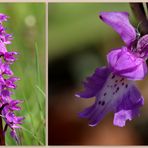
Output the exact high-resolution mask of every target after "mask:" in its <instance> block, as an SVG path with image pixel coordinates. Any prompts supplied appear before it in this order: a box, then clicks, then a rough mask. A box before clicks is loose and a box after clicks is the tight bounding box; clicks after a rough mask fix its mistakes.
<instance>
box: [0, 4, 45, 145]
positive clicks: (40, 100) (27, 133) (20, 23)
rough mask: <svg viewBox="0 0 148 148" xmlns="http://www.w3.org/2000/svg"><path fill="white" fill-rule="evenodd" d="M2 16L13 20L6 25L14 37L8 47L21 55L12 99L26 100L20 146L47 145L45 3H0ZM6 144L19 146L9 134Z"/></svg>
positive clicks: (16, 70) (23, 105)
mask: <svg viewBox="0 0 148 148" xmlns="http://www.w3.org/2000/svg"><path fill="white" fill-rule="evenodd" d="M0 13H5V14H6V15H8V16H9V17H10V18H9V20H8V22H5V23H4V25H5V26H6V27H7V32H8V33H12V34H13V37H14V39H13V40H12V44H10V45H8V46H7V48H8V50H9V51H17V52H19V56H18V60H17V61H16V62H15V63H14V64H13V65H12V66H11V67H12V70H13V71H14V74H15V76H17V77H20V79H21V80H20V81H19V82H17V85H18V87H17V89H16V90H15V91H14V95H13V98H15V99H21V100H24V103H23V104H22V111H20V113H17V115H20V116H24V117H25V120H24V124H22V129H21V130H19V131H18V135H19V136H20V140H21V144H22V145H45V131H46V129H45V121H46V120H45V3H0ZM35 45H37V47H35ZM6 144H7V145H16V143H15V141H14V140H13V139H12V138H11V137H10V134H9V131H7V134H6Z"/></svg>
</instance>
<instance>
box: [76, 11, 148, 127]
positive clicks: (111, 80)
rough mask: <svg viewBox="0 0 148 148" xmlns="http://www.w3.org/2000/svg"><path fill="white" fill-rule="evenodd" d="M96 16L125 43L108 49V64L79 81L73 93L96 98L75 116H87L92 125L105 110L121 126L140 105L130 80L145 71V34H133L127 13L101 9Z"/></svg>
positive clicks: (147, 40)
mask: <svg viewBox="0 0 148 148" xmlns="http://www.w3.org/2000/svg"><path fill="white" fill-rule="evenodd" d="M100 19H101V20H102V21H103V22H105V23H106V24H108V25H110V26H111V27H112V28H113V29H114V30H115V31H116V32H117V33H118V34H119V35H120V36H121V38H122V40H123V41H124V42H125V46H123V47H121V48H116V49H113V50H111V51H110V52H109V53H108V54H107V61H108V66H104V67H101V68H97V69H96V71H95V72H94V74H93V75H92V76H90V77H88V78H87V79H86V81H85V82H84V83H83V85H84V88H85V89H84V91H83V92H80V93H77V94H76V95H75V96H76V97H79V98H91V97H95V98H96V100H95V102H94V104H92V105H91V106H90V107H87V108H86V109H84V110H83V111H82V112H80V113H79V115H80V117H82V118H87V119H88V120H89V125H90V126H96V125H97V124H98V123H99V122H100V121H101V120H102V119H103V117H104V116H105V115H106V114H107V113H109V112H113V113H114V121H113V124H114V125H116V126H119V127H123V126H125V124H126V121H127V120H132V119H133V118H134V117H137V116H139V115H140V111H139V110H140V107H141V106H143V104H144V99H143V97H142V96H141V94H140V92H139V90H138V89H137V87H136V86H135V84H134V81H135V80H142V79H144V77H145V76H146V74H147V65H146V62H145V60H146V59H147V57H148V35H145V36H143V37H141V38H140V37H139V36H137V34H136V30H135V28H134V27H133V26H132V25H131V24H130V22H129V15H128V13H127V12H101V13H100Z"/></svg>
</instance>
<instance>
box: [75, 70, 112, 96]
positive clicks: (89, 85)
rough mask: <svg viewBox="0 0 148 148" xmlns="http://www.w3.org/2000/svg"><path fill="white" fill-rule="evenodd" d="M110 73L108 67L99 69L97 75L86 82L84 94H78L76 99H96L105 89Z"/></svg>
mask: <svg viewBox="0 0 148 148" xmlns="http://www.w3.org/2000/svg"><path fill="white" fill-rule="evenodd" d="M109 74H110V71H109V69H108V68H106V67H102V68H97V69H96V71H95V73H94V74H93V75H92V76H90V77H88V78H87V81H86V82H84V87H85V90H84V91H83V92H80V93H77V94H76V95H75V96H76V97H82V98H90V97H94V96H95V95H96V94H97V93H98V92H99V91H100V90H101V88H102V87H103V85H104V83H105V81H106V79H107V77H108V75H109Z"/></svg>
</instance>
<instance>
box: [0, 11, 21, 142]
mask: <svg viewBox="0 0 148 148" xmlns="http://www.w3.org/2000/svg"><path fill="white" fill-rule="evenodd" d="M7 19H8V16H6V15H5V14H1V13H0V114H1V117H2V118H3V119H4V121H5V123H6V124H5V127H4V129H3V134H5V132H6V130H7V128H8V127H9V128H10V130H11V132H10V134H11V136H12V137H13V138H14V139H15V140H16V141H17V142H18V141H19V139H18V136H17V134H16V129H17V128H20V127H19V126H18V124H22V120H23V119H24V117H17V116H16V115H15V114H14V111H19V110H21V107H19V106H17V105H18V104H20V103H22V102H23V101H21V100H13V99H12V98H11V95H12V94H13V93H12V89H15V88H16V84H14V82H16V81H17V80H19V78H17V77H14V74H13V72H12V70H11V69H10V65H11V64H13V62H14V61H15V60H16V58H15V55H17V54H18V53H17V52H9V51H7V48H6V45H7V44H11V40H12V35H11V34H7V33H6V28H4V27H3V22H5V21H7Z"/></svg>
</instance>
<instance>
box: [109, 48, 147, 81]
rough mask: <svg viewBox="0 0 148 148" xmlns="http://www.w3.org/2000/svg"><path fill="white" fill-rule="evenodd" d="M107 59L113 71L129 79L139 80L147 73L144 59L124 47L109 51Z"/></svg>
mask: <svg viewBox="0 0 148 148" xmlns="http://www.w3.org/2000/svg"><path fill="white" fill-rule="evenodd" d="M107 61H108V63H109V66H110V68H111V69H112V71H113V72H114V73H116V74H117V75H120V76H122V77H125V78H127V79H129V80H141V79H144V77H145V75H146V74H147V65H146V62H145V60H144V59H142V58H139V57H136V55H134V54H133V53H130V52H129V50H128V49H127V48H126V47H123V48H121V49H117V50H112V51H111V52H109V53H108V55H107Z"/></svg>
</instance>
